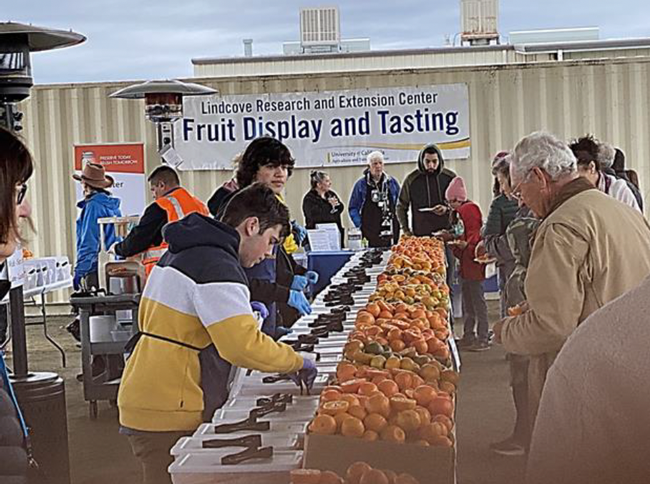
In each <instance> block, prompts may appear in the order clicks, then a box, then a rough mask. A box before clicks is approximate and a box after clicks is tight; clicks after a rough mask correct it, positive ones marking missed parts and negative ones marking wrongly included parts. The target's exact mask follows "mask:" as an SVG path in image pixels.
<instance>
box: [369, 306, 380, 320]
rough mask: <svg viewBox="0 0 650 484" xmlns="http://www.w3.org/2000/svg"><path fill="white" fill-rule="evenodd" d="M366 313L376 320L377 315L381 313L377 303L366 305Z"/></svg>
mask: <svg viewBox="0 0 650 484" xmlns="http://www.w3.org/2000/svg"><path fill="white" fill-rule="evenodd" d="M366 311H368V312H369V313H370V314H372V315H373V316H374V317H375V318H376V317H378V316H379V313H381V308H380V307H379V304H377V303H370V304H366Z"/></svg>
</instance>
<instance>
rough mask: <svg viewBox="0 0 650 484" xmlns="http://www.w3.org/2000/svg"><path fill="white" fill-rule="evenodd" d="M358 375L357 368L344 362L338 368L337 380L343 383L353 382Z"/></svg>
mask: <svg viewBox="0 0 650 484" xmlns="http://www.w3.org/2000/svg"><path fill="white" fill-rule="evenodd" d="M356 373H357V367H356V366H354V365H353V364H352V363H349V362H347V361H342V362H341V363H339V364H338V366H337V367H336V378H337V379H338V380H339V381H341V382H344V381H347V380H352V379H353V378H354V376H355V375H356Z"/></svg>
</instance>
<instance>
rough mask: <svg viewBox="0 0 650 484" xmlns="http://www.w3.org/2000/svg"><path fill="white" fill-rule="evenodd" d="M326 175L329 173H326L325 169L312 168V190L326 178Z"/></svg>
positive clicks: (310, 175) (310, 177)
mask: <svg viewBox="0 0 650 484" xmlns="http://www.w3.org/2000/svg"><path fill="white" fill-rule="evenodd" d="M326 177H327V173H325V172H324V171H318V170H312V171H311V172H310V173H309V181H310V183H311V188H312V190H315V189H316V187H317V186H318V184H319V183H320V182H322V181H323V180H325V178H326Z"/></svg>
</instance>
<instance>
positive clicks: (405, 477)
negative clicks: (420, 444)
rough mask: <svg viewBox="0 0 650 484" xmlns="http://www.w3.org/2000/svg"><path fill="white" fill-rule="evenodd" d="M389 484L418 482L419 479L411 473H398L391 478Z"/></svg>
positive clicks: (414, 483) (415, 483)
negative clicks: (391, 480)
mask: <svg viewBox="0 0 650 484" xmlns="http://www.w3.org/2000/svg"><path fill="white" fill-rule="evenodd" d="M427 445H428V444H427ZM391 484H420V481H418V480H417V479H416V478H415V477H413V476H412V475H411V474H399V475H398V476H396V477H395V479H393V482H392V483H391Z"/></svg>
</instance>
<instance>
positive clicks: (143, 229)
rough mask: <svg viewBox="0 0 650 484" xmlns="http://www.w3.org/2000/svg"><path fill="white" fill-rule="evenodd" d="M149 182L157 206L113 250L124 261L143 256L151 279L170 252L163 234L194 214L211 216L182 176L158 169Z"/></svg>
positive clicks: (169, 168) (164, 167)
mask: <svg viewBox="0 0 650 484" xmlns="http://www.w3.org/2000/svg"><path fill="white" fill-rule="evenodd" d="M148 181H149V188H150V190H151V194H152V196H153V198H154V202H153V203H152V204H151V205H149V206H148V207H147V208H146V210H145V211H144V213H143V214H142V217H141V218H140V222H139V223H138V225H136V226H135V227H134V228H133V230H131V232H130V233H129V235H128V236H127V237H126V238H125V239H124V240H123V241H122V242H120V243H119V244H115V246H114V248H113V250H114V252H115V254H117V255H119V256H121V257H133V256H135V255H138V254H142V264H143V265H144V267H145V272H146V274H147V276H149V273H150V272H151V271H152V269H153V268H154V266H155V265H156V264H157V263H158V260H160V258H161V257H162V255H163V254H164V253H165V251H166V250H167V243H166V242H165V240H164V239H163V234H162V229H163V227H164V226H165V225H166V224H168V223H170V222H176V221H177V220H180V219H182V218H183V217H185V216H186V215H188V214H190V213H193V212H198V213H200V214H203V215H209V212H208V209H207V207H206V206H205V204H204V203H203V202H202V201H201V200H199V199H198V198H196V197H195V196H193V195H192V194H191V193H190V192H188V191H187V190H185V189H184V188H183V187H182V186H181V184H180V179H179V177H178V173H176V171H175V170H174V169H173V168H171V167H170V166H166V165H162V166H159V167H158V168H156V169H155V170H154V171H153V172H152V173H151V175H149V178H148Z"/></svg>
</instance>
